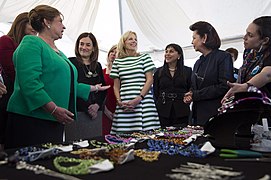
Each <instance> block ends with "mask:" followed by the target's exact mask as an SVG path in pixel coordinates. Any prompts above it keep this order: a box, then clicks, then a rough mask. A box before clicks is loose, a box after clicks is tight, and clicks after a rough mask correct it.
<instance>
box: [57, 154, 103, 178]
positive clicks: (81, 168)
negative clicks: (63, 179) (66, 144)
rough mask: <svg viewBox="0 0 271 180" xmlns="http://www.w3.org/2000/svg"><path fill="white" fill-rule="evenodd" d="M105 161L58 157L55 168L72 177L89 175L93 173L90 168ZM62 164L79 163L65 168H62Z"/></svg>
mask: <svg viewBox="0 0 271 180" xmlns="http://www.w3.org/2000/svg"><path fill="white" fill-rule="evenodd" d="M102 161H103V160H94V159H76V158H69V157H63V156H59V157H56V158H55V159H54V161H53V163H54V166H55V168H56V169H57V170H58V171H59V172H62V173H64V174H70V175H84V174H89V173H90V172H91V170H90V166H93V165H94V164H97V163H100V162H102ZM61 163H71V164H74V163H79V164H77V165H74V166H69V167H65V166H62V165H61Z"/></svg>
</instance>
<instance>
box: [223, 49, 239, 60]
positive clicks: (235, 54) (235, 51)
mask: <svg viewBox="0 0 271 180" xmlns="http://www.w3.org/2000/svg"><path fill="white" fill-rule="evenodd" d="M225 51H226V52H228V53H231V54H233V55H234V59H235V60H236V59H237V58H238V51H237V49H235V48H228V49H226V50H225Z"/></svg>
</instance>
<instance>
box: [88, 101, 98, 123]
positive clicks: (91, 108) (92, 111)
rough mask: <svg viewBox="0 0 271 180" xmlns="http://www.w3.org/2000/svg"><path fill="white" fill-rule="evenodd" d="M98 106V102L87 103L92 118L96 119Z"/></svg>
mask: <svg viewBox="0 0 271 180" xmlns="http://www.w3.org/2000/svg"><path fill="white" fill-rule="evenodd" d="M99 108H100V106H99V105H98V104H91V105H89V107H88V113H89V114H90V115H91V117H92V119H96V117H97V112H98V110H99Z"/></svg>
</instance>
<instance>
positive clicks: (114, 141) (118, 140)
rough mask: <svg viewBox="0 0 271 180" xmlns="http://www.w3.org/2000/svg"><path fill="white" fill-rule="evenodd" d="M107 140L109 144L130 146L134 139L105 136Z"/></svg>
mask: <svg viewBox="0 0 271 180" xmlns="http://www.w3.org/2000/svg"><path fill="white" fill-rule="evenodd" d="M104 138H105V140H106V142H108V143H109V144H128V143H129V142H130V141H131V140H132V138H131V137H130V138H121V137H117V136H113V135H111V134H108V135H105V137H104Z"/></svg>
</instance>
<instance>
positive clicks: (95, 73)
mask: <svg viewBox="0 0 271 180" xmlns="http://www.w3.org/2000/svg"><path fill="white" fill-rule="evenodd" d="M85 67H86V69H87V72H86V71H85V69H84V67H83V71H84V73H85V76H86V77H87V78H91V77H97V76H98V74H97V72H96V71H95V72H94V73H92V72H91V71H90V69H89V68H88V66H87V65H86V64H85Z"/></svg>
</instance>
